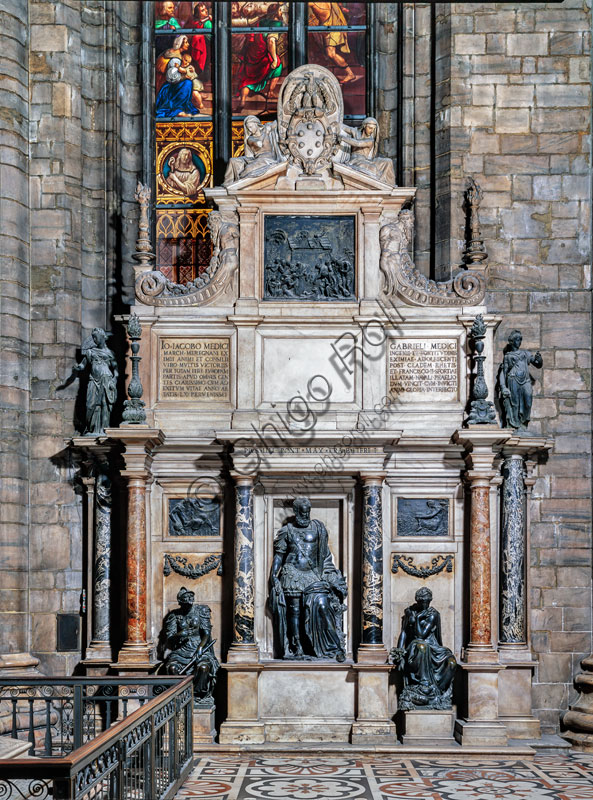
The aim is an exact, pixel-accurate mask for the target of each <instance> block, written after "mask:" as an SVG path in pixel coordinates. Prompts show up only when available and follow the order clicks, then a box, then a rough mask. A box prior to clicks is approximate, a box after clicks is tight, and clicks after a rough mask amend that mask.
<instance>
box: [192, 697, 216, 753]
mask: <svg viewBox="0 0 593 800" xmlns="http://www.w3.org/2000/svg"><path fill="white" fill-rule="evenodd" d="M215 710H216V706H215V705H214V703H213V704H212V705H211V706H204V705H200V704H195V703H194V714H193V716H194V737H193V738H194V752H197V751H199V749H200V745H202V744H213V743H214V739H215V738H216V728H215V727H214V712H215Z"/></svg>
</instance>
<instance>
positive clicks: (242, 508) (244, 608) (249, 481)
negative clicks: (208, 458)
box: [228, 475, 259, 661]
mask: <svg viewBox="0 0 593 800" xmlns="http://www.w3.org/2000/svg"><path fill="white" fill-rule="evenodd" d="M234 478H235V484H236V512H235V513H236V516H235V557H234V570H233V643H232V645H231V647H230V649H229V654H228V660H229V661H257V660H258V657H259V651H258V647H257V644H256V642H255V586H254V572H253V483H254V479H253V477H252V476H243V475H235V476H234Z"/></svg>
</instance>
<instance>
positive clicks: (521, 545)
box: [500, 454, 527, 647]
mask: <svg viewBox="0 0 593 800" xmlns="http://www.w3.org/2000/svg"><path fill="white" fill-rule="evenodd" d="M525 548H526V540H525V482H524V467H523V457H522V456H521V455H519V454H512V455H509V456H507V457H506V458H505V460H504V464H503V485H502V542H501V558H500V598H501V601H500V608H501V615H500V642H501V644H507V645H508V644H516V645H523V647H525V646H526V645H527V608H526V594H525V592H526V586H525Z"/></svg>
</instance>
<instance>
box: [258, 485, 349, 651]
mask: <svg viewBox="0 0 593 800" xmlns="http://www.w3.org/2000/svg"><path fill="white" fill-rule="evenodd" d="M293 510H294V522H287V524H286V525H284V527H282V528H280V530H279V531H278V533H277V535H276V538H275V539H274V559H273V561H272V569H271V571H270V601H269V603H270V609H271V611H272V615H273V618H274V629H275V631H274V632H275V634H276V639H277V643H278V649H279V651H280V652H279V656H280V658H296V659H306V658H307V657H309V658H311V657H315V658H325V659H333V658H335V659H336V661H344V660H345V658H346V654H345V652H344V636H343V633H342V615H343V611H344V607H343V605H342V601H343V599H344V598H345V597H346V593H347V591H348V588H347V586H346V581H345V580H344V576H343V575H342V573H341V572H340V571H339V570H338V569H336V567H335V565H334V561H333V558H332V554H331V552H330V549H329V544H328V535H327V530H326V529H325V525H324V524H323V523H322V522H320V521H319V520H318V519H311V518H310V513H311V503H310V501H309V499H308V498H306V497H297V498H296V499H295V501H294V503H293Z"/></svg>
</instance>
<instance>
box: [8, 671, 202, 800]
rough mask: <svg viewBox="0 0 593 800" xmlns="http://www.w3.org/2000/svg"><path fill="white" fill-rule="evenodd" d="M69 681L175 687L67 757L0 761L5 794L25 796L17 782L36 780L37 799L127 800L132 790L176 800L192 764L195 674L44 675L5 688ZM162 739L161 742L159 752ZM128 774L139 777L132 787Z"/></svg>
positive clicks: (149, 798)
mask: <svg viewBox="0 0 593 800" xmlns="http://www.w3.org/2000/svg"><path fill="white" fill-rule="evenodd" d="M66 681H69V682H72V683H78V684H81V683H82V684H84V683H86V684H87V685H97V684H98V683H102V684H111V685H113V684H114V683H118V684H119V685H125V684H133V685H138V684H141V683H151V684H152V685H160V686H163V685H166V684H171V683H173V685H172V686H171V688H169V689H168V690H167V691H165V692H163V693H162V694H160V695H158V696H157V697H155V698H153V699H151V700H148V701H147V702H145V704H144V705H143V706H142V707H140V708H138V709H136V711H133V712H132V713H131V714H130V715H129V716H128V717H127V718H126V719H122V720H120V721H119V722H116V723H114V724H113V725H112V726H111V727H110V728H108V729H107V730H105V731H103V732H102V733H100V734H99V735H98V736H97V737H96V738H95V739H93V740H92V741H89V742H87V743H86V744H83V745H82V746H80V747H78V748H77V749H76V750H74V751H72V752H71V753H69V754H68V755H66V756H61V757H57V758H17V759H0V788H1V789H2V793H1V796H2V797H3V798H9V797H11V796H14V797H18V796H22V791H20V790H19V789H17V788H16V785H15V783H14V781H24V782H27V781H28V782H29V784H31V783H32V782H35V781H37V782H38V785H39V787H40V788H39V789H38V790H37V793H36V794H35V795H34V796H35V797H38V798H44V797H50V796H51V797H54V798H56V800H57V799H58V798H59V799H60V800H84V798H85V797H87V796H88V793H91V794H92V797H93V798H96V800H126V797H128V796H130V793H128V791H127V788H129V789H130V790H131V795H132V796H134V797H144V798H145V799H146V800H156V798H159V800H167V798H171V797H173V796H174V795H175V793H176V792H177V791H178V789H179V787H180V786H181V784H182V783H183V781H184V780H185V778H186V777H187V775H188V774H189V772H190V770H191V766H192V761H193V753H192V750H193V746H192V745H193V728H192V723H193V717H192V710H193V680H192V678H191V676H190V677H186V678H183V679H181V680H180V679H179V678H161V677H160V676H159V678H158V679H155V678H154V677H153V678H144V679H142V678H134V679H132V680H130V679H128V680H122V679H118V678H111V679H109V678H107V679H105V678H102V679H99V678H92V679H89V678H78V679H77V678H68V679H64V678H43V677H42V678H37V679H18V682H17V681H14V679H13V681H12V682H10V681H8V680H7V679H3V680H1V681H0V685H7V684H9V685H13V686H14V685H15V684H18V686H19V687H21V686H30V685H35V684H36V685H44V684H46V685H47V684H49V685H56V684H57V685H64V684H65V683H66ZM166 714H168V716H166ZM159 715H160V716H161V717H162V719H160V720H158V717H159ZM159 737H160V738H161V740H162V741H161V742H160V750H157V745H158V742H156V739H157V738H159ZM137 755H138V758H135V757H136V756H137ZM131 756H132V757H134V758H133V759H132V761H133V763H132V764H130V763H129V762H130V757H131ZM126 770H128V773H134V775H133V778H134V785H133V786H131V785H130V780H129V778H130V775H129V774H128V775H126ZM140 773H141V774H140ZM159 787H160V789H159ZM13 789H14V793H13ZM44 791H45V794H44V793H43V792H44Z"/></svg>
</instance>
